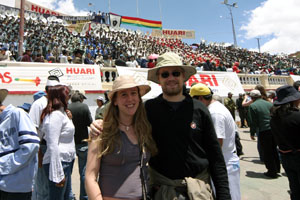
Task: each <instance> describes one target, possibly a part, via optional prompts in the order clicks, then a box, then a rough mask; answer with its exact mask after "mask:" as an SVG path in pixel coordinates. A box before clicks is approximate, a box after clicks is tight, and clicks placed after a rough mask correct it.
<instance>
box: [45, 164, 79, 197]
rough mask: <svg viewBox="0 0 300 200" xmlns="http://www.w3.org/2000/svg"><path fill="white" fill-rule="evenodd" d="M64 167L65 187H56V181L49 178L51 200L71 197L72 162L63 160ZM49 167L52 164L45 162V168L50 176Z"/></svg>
mask: <svg viewBox="0 0 300 200" xmlns="http://www.w3.org/2000/svg"><path fill="white" fill-rule="evenodd" d="M61 164H62V167H63V169H64V173H65V179H66V182H65V185H64V186H63V187H56V186H55V184H56V183H54V182H52V181H50V180H49V178H48V184H49V200H69V199H70V192H71V191H70V188H71V186H70V183H71V181H70V179H71V167H72V164H73V161H72V162H61ZM49 167H50V164H44V165H43V168H44V169H45V172H46V175H47V177H49Z"/></svg>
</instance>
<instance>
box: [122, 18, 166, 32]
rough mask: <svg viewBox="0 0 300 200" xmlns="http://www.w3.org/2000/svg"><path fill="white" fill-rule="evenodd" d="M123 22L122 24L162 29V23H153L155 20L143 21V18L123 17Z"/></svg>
mask: <svg viewBox="0 0 300 200" xmlns="http://www.w3.org/2000/svg"><path fill="white" fill-rule="evenodd" d="M121 22H122V24H129V25H134V26H142V27H147V28H155V29H162V23H161V21H153V20H148V19H141V18H137V17H126V16H122V19H121Z"/></svg>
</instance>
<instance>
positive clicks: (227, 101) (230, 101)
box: [224, 92, 235, 120]
mask: <svg viewBox="0 0 300 200" xmlns="http://www.w3.org/2000/svg"><path fill="white" fill-rule="evenodd" d="M232 95H233V94H232V93H231V92H228V96H227V98H225V99H224V105H225V107H226V108H227V109H228V110H229V112H230V113H231V115H232V117H233V119H234V120H235V103H234V101H233V99H232Z"/></svg>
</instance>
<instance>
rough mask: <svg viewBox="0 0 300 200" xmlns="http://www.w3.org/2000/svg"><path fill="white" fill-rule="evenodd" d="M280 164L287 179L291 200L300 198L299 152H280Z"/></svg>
mask: <svg viewBox="0 0 300 200" xmlns="http://www.w3.org/2000/svg"><path fill="white" fill-rule="evenodd" d="M281 162H282V166H283V168H284V170H285V173H286V175H287V177H288V179H289V185H290V189H291V200H296V199H297V200H299V199H300V152H297V153H288V154H283V153H282V154H281Z"/></svg>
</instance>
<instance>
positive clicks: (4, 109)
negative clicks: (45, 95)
mask: <svg viewBox="0 0 300 200" xmlns="http://www.w3.org/2000/svg"><path fill="white" fill-rule="evenodd" d="M7 94H8V91H7V90H6V89H0V166H1V167H0V199H1V200H17V199H22V200H30V199H31V191H32V184H33V178H34V174H35V171H36V168H37V152H38V149H39V142H40V140H39V137H38V135H37V133H36V129H35V127H34V125H33V123H32V122H31V120H30V118H29V116H28V114H27V113H25V112H24V111H23V110H22V109H20V108H16V107H14V106H13V105H9V106H4V105H3V104H2V103H3V101H4V99H5V97H6V96H7Z"/></svg>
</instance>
